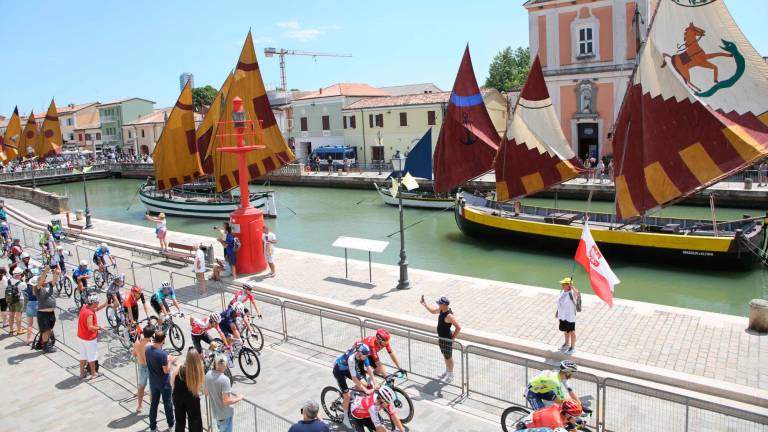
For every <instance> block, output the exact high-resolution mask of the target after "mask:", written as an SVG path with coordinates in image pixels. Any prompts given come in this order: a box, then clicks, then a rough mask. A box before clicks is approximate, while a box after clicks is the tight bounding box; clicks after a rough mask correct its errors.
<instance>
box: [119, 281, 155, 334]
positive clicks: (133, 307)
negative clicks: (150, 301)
mask: <svg viewBox="0 0 768 432" xmlns="http://www.w3.org/2000/svg"><path fill="white" fill-rule="evenodd" d="M139 300H141V304H142V305H143V306H144V315H146V316H149V309H147V302H146V300H145V299H144V292H142V290H141V288H139V287H137V286H135V285H134V286H133V288H131V292H130V293H129V294H128V295H127V296H126V297H125V300H124V301H123V309H124V310H125V314H126V315H127V316H128V320H129V321H130V322H131V324H133V323H134V322H136V320H138V319H139Z"/></svg>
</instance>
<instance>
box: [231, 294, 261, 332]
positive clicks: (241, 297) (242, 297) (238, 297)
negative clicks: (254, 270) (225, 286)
mask: <svg viewBox="0 0 768 432" xmlns="http://www.w3.org/2000/svg"><path fill="white" fill-rule="evenodd" d="M246 301H248V302H250V303H251V306H253V309H254V310H256V316H257V317H259V319H261V308H260V307H259V304H258V303H256V300H254V299H253V287H252V286H250V285H248V284H243V287H242V288H241V289H240V291H238V292H236V293H235V296H234V297H233V298H232V300H231V301H230V302H229V305H230V306H231V305H233V304H235V303H242V304H243V305H245V302H246ZM245 312H246V314H245V315H243V319H244V320H245V325H246V326H249V325H251V321H250V319H249V318H248V309H245Z"/></svg>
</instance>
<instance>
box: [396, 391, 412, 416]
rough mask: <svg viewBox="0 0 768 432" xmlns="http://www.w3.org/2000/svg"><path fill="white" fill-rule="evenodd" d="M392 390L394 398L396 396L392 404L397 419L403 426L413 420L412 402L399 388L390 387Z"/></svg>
mask: <svg viewBox="0 0 768 432" xmlns="http://www.w3.org/2000/svg"><path fill="white" fill-rule="evenodd" d="M392 390H394V392H395V396H397V398H396V399H395V404H394V405H395V412H396V413H397V417H398V418H399V419H400V421H401V422H403V424H405V423H408V422H409V421H411V420H413V401H412V400H411V397H410V396H408V395H407V394H406V393H405V392H404V391H402V390H400V389H399V388H397V387H392Z"/></svg>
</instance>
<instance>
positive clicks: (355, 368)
mask: <svg viewBox="0 0 768 432" xmlns="http://www.w3.org/2000/svg"><path fill="white" fill-rule="evenodd" d="M370 354H371V350H370V348H368V346H367V345H365V344H355V345H354V346H353V347H352V348H350V349H349V350H347V352H345V353H344V354H342V355H340V356H338V357H337V358H336V361H335V362H334V364H333V377H334V378H336V383H337V384H338V385H339V390H341V394H342V398H343V405H344V421H343V422H344V426H346V427H348V428H349V427H351V423H350V420H349V402H350V389H349V387H348V386H347V380H352V382H353V383H354V387H355V390H357V391H358V392H360V393H363V394H365V395H370V394H372V393H373V390H371V388H374V389H375V388H376V379H375V377H374V374H373V368H372V367H371V363H370V361H369V360H368V356H369V355H370ZM366 375H367V376H368V380H369V381H368V382H369V383H370V385H371V388H368V385H367V384H366V383H364V382H363V380H364V379H365V377H366Z"/></svg>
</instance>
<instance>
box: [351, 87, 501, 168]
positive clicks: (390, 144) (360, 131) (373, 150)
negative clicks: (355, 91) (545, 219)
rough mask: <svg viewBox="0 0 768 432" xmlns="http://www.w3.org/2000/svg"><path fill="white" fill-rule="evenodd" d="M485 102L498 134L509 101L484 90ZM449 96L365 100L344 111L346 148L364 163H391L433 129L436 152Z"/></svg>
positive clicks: (436, 94) (498, 94)
mask: <svg viewBox="0 0 768 432" xmlns="http://www.w3.org/2000/svg"><path fill="white" fill-rule="evenodd" d="M482 94H483V99H484V100H485V106H486V108H487V109H488V113H489V114H490V116H491V120H492V121H493V124H494V126H496V130H497V132H498V133H499V134H500V135H501V134H502V133H504V129H505V127H506V124H507V116H508V114H507V113H508V110H507V97H506V96H505V95H502V94H501V93H499V92H498V91H497V90H495V89H483V90H482ZM450 95H451V93H450V92H438V93H419V94H410V95H402V96H389V97H372V98H364V99H360V100H358V101H355V102H352V103H350V104H348V105H346V106H345V107H344V108H343V109H342V111H341V114H342V124H343V126H344V144H345V145H347V146H352V147H355V148H356V150H357V159H358V161H360V162H362V163H372V162H378V161H388V160H390V159H391V158H392V156H393V155H394V154H395V152H397V151H398V150H399V151H401V152H407V151H410V149H411V148H412V147H413V146H414V145H416V143H417V142H418V141H419V140H420V139H421V137H422V136H423V135H424V134H425V133H426V132H427V130H428V129H429V128H432V151H433V152H434V149H435V145H436V144H437V138H438V136H439V135H440V126H441V125H442V124H443V115H444V113H445V110H446V109H447V106H448V99H449V98H450Z"/></svg>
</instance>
